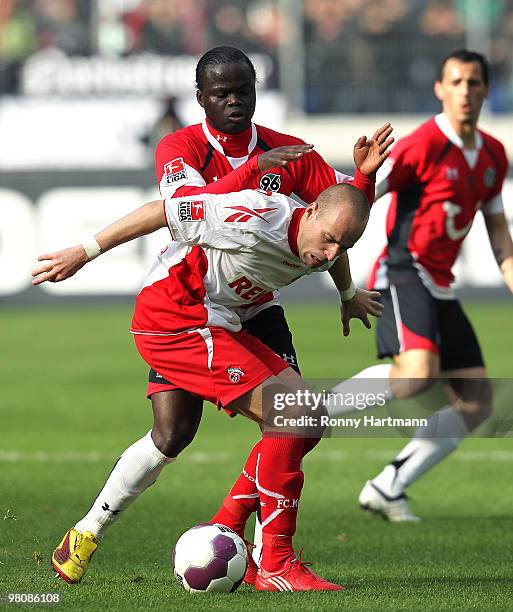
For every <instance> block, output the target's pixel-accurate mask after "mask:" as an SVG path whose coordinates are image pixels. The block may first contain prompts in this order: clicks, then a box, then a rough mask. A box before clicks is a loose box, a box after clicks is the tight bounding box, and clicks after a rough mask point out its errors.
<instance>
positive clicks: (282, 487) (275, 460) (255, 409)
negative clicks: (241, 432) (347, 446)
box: [230, 369, 319, 571]
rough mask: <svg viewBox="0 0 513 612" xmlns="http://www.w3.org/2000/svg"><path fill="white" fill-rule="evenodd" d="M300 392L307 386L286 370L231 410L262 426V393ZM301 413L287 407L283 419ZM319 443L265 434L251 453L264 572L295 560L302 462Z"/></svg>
mask: <svg viewBox="0 0 513 612" xmlns="http://www.w3.org/2000/svg"><path fill="white" fill-rule="evenodd" d="M299 388H301V389H305V388H306V385H305V384H304V382H303V381H302V379H301V378H300V377H299V375H297V374H296V373H294V372H292V370H290V369H288V370H285V371H284V372H283V373H282V375H278V376H275V377H272V378H270V379H268V380H266V381H264V383H263V385H261V387H257V388H256V389H254V390H253V391H252V392H250V393H249V394H246V395H245V396H243V397H241V398H239V399H238V400H236V401H235V402H233V403H232V404H231V405H230V408H233V409H234V410H236V411H237V412H240V413H241V414H244V415H245V416H247V417H249V418H251V419H253V420H256V421H257V422H259V423H262V422H263V421H265V418H266V411H267V407H266V406H264V405H263V403H262V397H263V394H264V390H265V392H266V393H267V394H268V395H267V396H268V397H270V394H271V393H276V392H286V393H287V392H292V393H293V392H294V391H296V390H297V389H299ZM303 410H304V409H303V408H301V407H298V406H289V407H287V408H286V409H285V411H284V413H283V415H284V416H285V417H295V418H297V417H299V416H300V415H301V414H302V412H303ZM318 441H319V438H316V439H315V440H314V439H308V440H306V441H305V439H303V438H299V437H295V436H293V435H288V436H287V435H286V434H285V435H280V434H276V433H275V434H272V435H269V434H267V433H266V432H265V431H264V434H263V437H262V440H261V441H260V443H259V444H258V445H257V446H256V447H255V448H254V449H253V451H252V454H251V455H253V454H255V453H256V454H257V457H256V470H255V484H256V489H257V492H258V495H259V498H260V502H261V508H262V509H261V512H262V527H263V536H262V538H263V553H262V566H263V567H264V568H265V569H266V570H267V571H275V570H277V569H278V568H279V567H282V566H283V564H284V563H285V561H286V560H287V559H290V558H292V557H293V556H294V551H293V548H292V536H293V535H294V533H295V530H296V518H297V512H298V507H299V499H300V496H301V489H302V487H303V472H302V471H301V460H302V458H303V456H304V454H305V453H306V452H308V451H309V450H311V449H312V448H313V447H314V446H315V445H316V444H317V443H318ZM251 455H250V458H251Z"/></svg>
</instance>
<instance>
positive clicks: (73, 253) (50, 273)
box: [32, 244, 89, 285]
mask: <svg viewBox="0 0 513 612" xmlns="http://www.w3.org/2000/svg"><path fill="white" fill-rule="evenodd" d="M37 260H38V261H44V262H46V263H43V264H41V265H40V266H38V267H37V268H34V270H32V276H33V277H34V280H33V281H32V284H33V285H40V284H41V283H44V282H45V281H49V282H50V283H58V282H59V281H63V280H66V279H67V278H69V277H70V276H73V275H74V274H75V273H76V272H78V271H79V270H80V268H83V267H84V266H85V265H86V263H87V262H88V261H89V257H88V256H87V254H86V252H85V250H84V247H83V246H82V245H81V244H79V245H77V246H74V247H70V248H69V249H63V250H62V251H57V252H55V253H47V254H45V255H40V256H39V257H38V258H37Z"/></svg>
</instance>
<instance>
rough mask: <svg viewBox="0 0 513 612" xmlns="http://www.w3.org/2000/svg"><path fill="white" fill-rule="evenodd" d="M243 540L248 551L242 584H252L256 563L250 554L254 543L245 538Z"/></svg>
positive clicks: (255, 575) (256, 567)
mask: <svg viewBox="0 0 513 612" xmlns="http://www.w3.org/2000/svg"><path fill="white" fill-rule="evenodd" d="M244 542H245V543H246V548H247V551H248V567H247V568H246V573H245V574H244V578H243V582H244V584H252V585H254V584H255V580H256V577H257V574H258V565H257V564H256V563H255V560H254V559H253V554H252V552H253V548H255V545H254V544H252V543H251V542H248V541H247V540H244Z"/></svg>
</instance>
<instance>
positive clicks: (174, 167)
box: [164, 157, 187, 185]
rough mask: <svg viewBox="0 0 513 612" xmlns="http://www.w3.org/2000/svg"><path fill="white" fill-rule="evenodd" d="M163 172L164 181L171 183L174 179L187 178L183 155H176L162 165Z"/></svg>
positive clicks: (174, 181)
mask: <svg viewBox="0 0 513 612" xmlns="http://www.w3.org/2000/svg"><path fill="white" fill-rule="evenodd" d="M164 174H165V176H166V183H167V184H168V185H171V184H172V183H176V181H181V180H182V179H186V178H187V170H186V169H185V162H184V161H183V157H177V158H176V159H173V160H171V161H170V162H168V163H167V164H165V165H164Z"/></svg>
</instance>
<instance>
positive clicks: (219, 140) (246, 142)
mask: <svg viewBox="0 0 513 612" xmlns="http://www.w3.org/2000/svg"><path fill="white" fill-rule="evenodd" d="M201 127H202V128H203V132H204V134H205V136H206V138H207V140H208V142H209V143H210V144H211V145H212V146H213V147H214V149H215V150H216V151H218V152H219V153H221V155H224V156H225V157H231V158H235V159H237V158H244V157H245V158H246V159H248V157H249V156H250V155H251V152H252V151H253V149H254V148H255V147H256V144H257V140H258V134H257V129H256V125H255V124H254V123H253V122H251V125H250V126H249V127H248V129H247V130H244V131H243V132H239V133H238V134H225V133H224V132H221V131H219V130H216V129H215V128H214V126H213V125H212V124H211V123H210V121H208V119H207V118H205V119H203V122H202V124H201Z"/></svg>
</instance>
